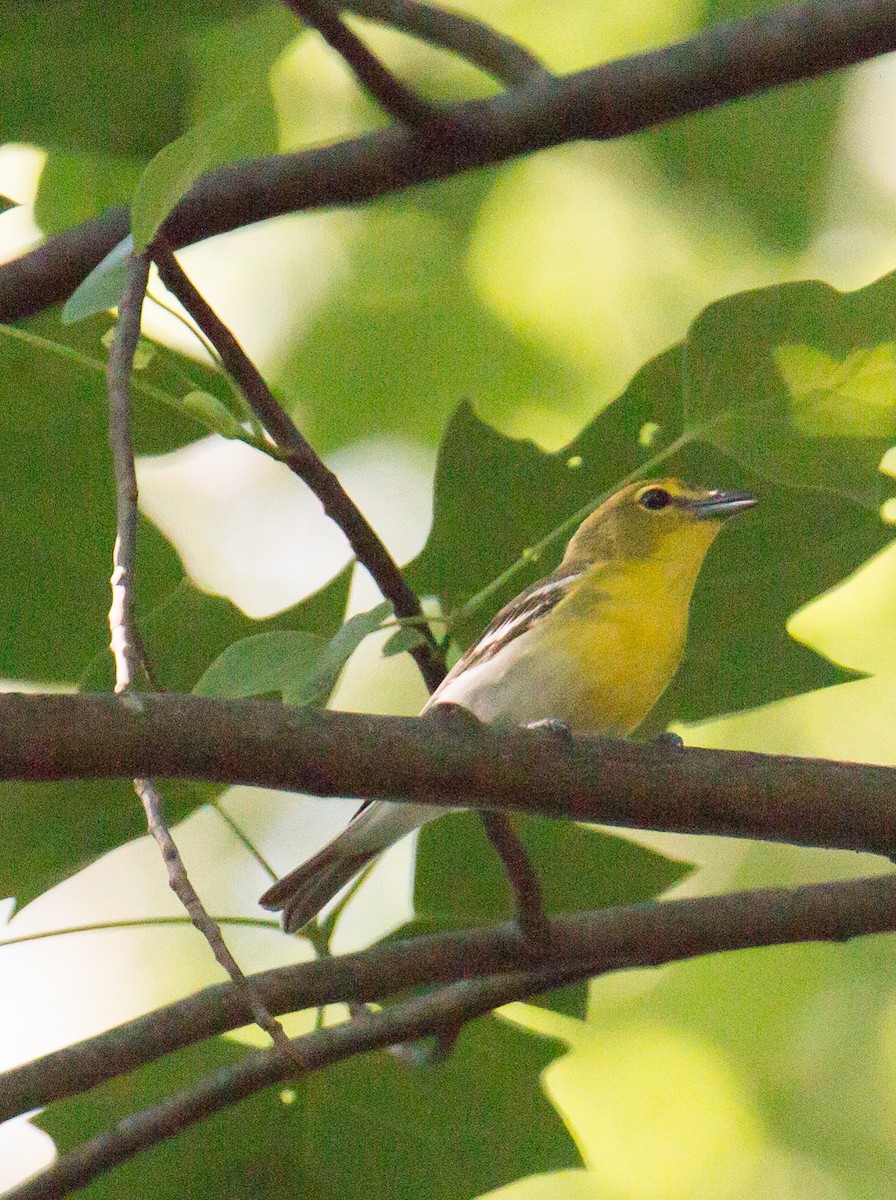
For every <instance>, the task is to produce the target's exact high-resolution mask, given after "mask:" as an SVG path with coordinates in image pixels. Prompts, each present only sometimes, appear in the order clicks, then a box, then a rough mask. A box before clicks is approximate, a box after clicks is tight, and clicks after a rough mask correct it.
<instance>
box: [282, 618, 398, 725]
mask: <svg viewBox="0 0 896 1200" xmlns="http://www.w3.org/2000/svg"><path fill="white" fill-rule="evenodd" d="M391 613H392V605H391V604H390V603H389V601H388V600H384V601H383V602H382V604H378V605H377V606H376V607H375V608H371V609H370V610H369V611H368V612H363V613H358V614H357V616H354V617H351V618H350V619H349V620H348V621H346V623H345V624H344V625H343V626H342V628H341V629H340V630H339V631H338V633H336V634H335V635H334V636H333V637H332V638H331V639H330V643H329V645H328V646H326V647H325V648H324V651H323V653H322V654H321V656H320V658H319V659H318V660H317V662H316V663H315V664H314V666H313V667H312V668H311V669H310V670H309V671H308V672H307V674H305V675H304V676H302V677H301V678H296V679H295V680H293V682H292V683H291V685H290V686H289V687H288V688H284V691H283V699H284V701H285V702H286V703H287V704H294V705H296V706H303V705H307V704H326V702H327V700H328V699H329V698H330V693H331V692H332V691H333V688H334V687H335V686H336V682H337V680H338V679H339V676H340V674H341V672H342V668H343V667H344V666H345V664H346V663H347V662H348V660H349V659H350V658H351V656H352V655H353V654H354V652H355V651H356V650H357V648H358V647H359V646H360V645H361V643H362V642H363V640H364V639H365V638H366V637H367V636H368V634H371V633H375V632H376V630H377V629H379V627H380V626H381V625H382V623H383V621H384V620H385V619H386V618H387V617H388V616H390V615H391Z"/></svg>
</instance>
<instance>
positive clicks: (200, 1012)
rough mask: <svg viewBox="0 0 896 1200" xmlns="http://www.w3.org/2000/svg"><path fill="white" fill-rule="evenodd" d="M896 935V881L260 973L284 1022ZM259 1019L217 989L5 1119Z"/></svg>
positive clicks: (427, 941)
mask: <svg viewBox="0 0 896 1200" xmlns="http://www.w3.org/2000/svg"><path fill="white" fill-rule="evenodd" d="M894 929H896V875H881V876H876V877H874V878H870V879H855V880H848V881H843V882H839V883H817V884H811V885H808V886H804V887H797V888H763V889H761V890H756V891H751V892H732V893H730V894H728V895H723V896H703V897H700V898H697V899H688V900H670V901H667V902H666V903H663V904H649V905H648V904H632V905H626V906H622V907H619V908H608V909H601V910H599V911H597V912H589V913H579V914H576V915H575V916H564V917H554V918H552V919H551V922H550V938H549V940H547V941H545V942H544V943H542V944H541V945H540V946H539V955H538V958H537V960H535V961H533V960H534V956H533V949H532V945H531V943H530V942H528V941H526V940H524V939H523V938H522V937H521V936H520V932H519V928H518V927H517V925H515V924H512V923H510V922H508V923H507V924H503V925H497V926H495V927H493V928H490V929H475V930H469V931H465V932H462V933H446V934H439V935H433V936H429V937H421V938H414V939H412V940H409V941H405V942H401V943H398V944H395V943H385V944H383V945H379V946H374V947H373V949H371V950H364V951H361V952H359V953H356V954H349V955H345V956H343V957H340V958H329V959H320V960H318V961H316V962H307V963H298V964H296V965H294V966H289V967H278V968H276V969H274V970H271V971H264V972H262V973H261V974H258V975H253V976H251V980H250V981H251V983H252V985H253V987H254V989H255V990H256V992H257V994H258V995H259V996H260V997H261V998H262V999H263V1000H264V1002H265V1004H266V1005H267V1006H268V1008H269V1010H270V1011H271V1012H273V1013H275V1014H278V1015H281V1014H283V1013H287V1012H296V1011H299V1010H300V1009H303V1008H313V1007H318V1006H321V1005H324V1004H334V1003H337V1002H339V1001H353V1002H356V1003H368V1002H371V1001H383V1000H385V999H387V998H388V997H390V996H394V995H396V994H397V993H399V992H403V991H406V990H408V989H410V988H418V987H421V986H423V985H429V986H434V985H436V984H446V983H451V982H458V981H460V980H464V979H474V978H477V977H480V976H483V975H493V974H497V973H499V972H508V971H517V970H524V969H531V968H533V967H534V966H536V965H537V966H538V967H544V966H549V965H551V964H553V965H555V966H556V965H563V964H566V965H567V966H568V965H570V964H575V963H580V964H583V965H582V966H581V968H580V972H579V977H580V978H585V977H592V976H595V975H599V974H601V973H602V972H605V971H615V970H623V969H625V968H630V967H646V966H659V965H661V964H663V963H668V962H680V961H682V960H684V959H687V958H694V957H697V956H699V955H703V954H714V953H719V952H721V951H728V950H743V949H749V948H755V947H760V946H773V945H782V944H788V943H794V942H808V941H845V940H847V939H848V938H851V937H855V936H859V935H861V934H868V933H885V932H890V931H892V930H894ZM250 1019H251V1017H250V1013H249V1010H248V1007H247V1004H246V998H245V993H244V991H242V990H241V989H240V988H237V987H235V986H234V985H233V984H232V983H223V984H218V985H216V986H215V987H210V988H206V989H205V990H204V991H202V992H199V993H197V994H196V995H193V996H190V997H188V998H187V999H185V1000H179V1001H177V1002H176V1003H174V1004H169V1005H167V1006H166V1007H165V1008H161V1009H159V1010H158V1011H157V1012H154V1013H148V1014H147V1015H145V1016H142V1017H137V1018H136V1019H135V1020H133V1021H129V1022H127V1024H125V1025H120V1026H119V1027H118V1028H117V1029H110V1030H108V1031H107V1032H105V1033H101V1034H98V1035H97V1036H96V1037H92V1038H88V1039H86V1040H85V1041H83V1042H79V1043H77V1044H76V1045H73V1046H67V1047H65V1048H64V1049H62V1050H58V1051H56V1052H55V1053H53V1054H48V1055H46V1056H45V1057H43V1058H40V1059H37V1060H35V1061H34V1062H30V1063H25V1064H24V1065H23V1066H21V1067H16V1068H14V1069H13V1070H11V1071H7V1072H6V1073H5V1074H4V1075H3V1100H2V1102H0V1121H2V1120H8V1119H9V1118H10V1117H14V1116H17V1115H18V1114H19V1113H23V1112H27V1111H28V1110H29V1109H31V1108H37V1107H39V1106H41V1105H43V1104H48V1103H50V1102H51V1101H54V1100H61V1099H64V1098H65V1097H67V1096H72V1095H76V1094H78V1093H80V1092H83V1091H87V1090H88V1089H89V1088H92V1087H96V1086H97V1085H98V1084H100V1083H103V1082H104V1081H105V1080H107V1079H111V1078H113V1077H114V1076H116V1075H122V1074H125V1073H126V1072H128V1071H133V1070H135V1069H136V1068H137V1067H140V1066H143V1065H144V1064H146V1063H148V1062H153V1061H155V1060H156V1059H158V1058H161V1057H163V1056H164V1055H166V1054H171V1053H173V1052H174V1051H175V1050H180V1049H183V1048H184V1047H185V1046H190V1045H194V1044H195V1043H197V1042H201V1041H203V1040H205V1039H206V1038H208V1037H213V1036H215V1035H217V1034H221V1033H226V1032H227V1031H228V1030H231V1029H238V1028H239V1027H240V1026H241V1025H244V1024H246V1023H247V1022H248V1021H249V1020H250Z"/></svg>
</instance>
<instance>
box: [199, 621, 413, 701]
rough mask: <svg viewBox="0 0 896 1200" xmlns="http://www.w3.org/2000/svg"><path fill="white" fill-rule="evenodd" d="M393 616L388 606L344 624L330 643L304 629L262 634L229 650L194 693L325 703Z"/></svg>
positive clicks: (245, 639) (200, 682)
mask: <svg viewBox="0 0 896 1200" xmlns="http://www.w3.org/2000/svg"><path fill="white" fill-rule="evenodd" d="M391 611H392V605H391V604H390V603H389V602H388V601H384V602H383V603H382V604H379V605H377V607H376V608H372V609H371V610H370V611H369V612H365V613H359V614H358V615H357V616H355V617H352V618H351V620H349V621H346V623H345V624H344V625H343V626H342V628H341V629H340V630H339V631H338V632H337V633H336V634H335V636H334V637H332V638H331V639H330V640H329V641H327V639H326V638H322V637H317V636H315V635H314V634H311V633H307V632H305V631H304V630H301V629H287V630H280V631H278V632H276V633H260V634H255V635H254V636H253V637H248V638H243V639H242V641H239V642H235V643H234V644H233V645H232V646H228V647H227V649H226V650H224V652H223V653H222V654H221V655H220V656H219V657H218V658H217V659H215V661H214V662H213V663H212V664H211V666H210V667H209V668H208V670H207V671H206V672H205V673H204V675H203V676H202V678H201V679H200V680H199V682H198V683H197V684H196V686H195V688H194V689H193V691H194V692H195V693H196V694H197V695H199V696H226V697H229V698H231V699H235V698H237V697H240V696H263V695H267V694H269V693H271V692H279V693H280V694H281V695H282V697H283V701H284V703H286V704H293V705H295V706H296V707H304V706H306V705H321V704H326V702H327V700H328V699H329V698H330V693H331V692H332V691H333V688H334V687H335V686H336V682H337V680H338V679H339V675H340V673H341V671H342V668H343V667H344V666H345V664H346V663H347V662H348V660H349V658H350V657H351V656H352V654H353V653H354V652H355V650H356V649H357V648H358V646H359V645H360V644H361V642H362V641H363V640H364V638H365V637H367V635H368V634H369V633H373V632H374V631H375V630H377V629H379V627H380V625H381V624H382V622H383V620H384V618H385V617H387V616H388V615H389V614H390V613H391Z"/></svg>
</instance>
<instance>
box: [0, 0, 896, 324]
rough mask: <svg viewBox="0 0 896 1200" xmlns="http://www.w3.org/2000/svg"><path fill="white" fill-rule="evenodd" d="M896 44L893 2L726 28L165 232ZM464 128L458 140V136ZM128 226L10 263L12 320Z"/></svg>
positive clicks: (209, 200) (321, 164)
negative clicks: (447, 131)
mask: <svg viewBox="0 0 896 1200" xmlns="http://www.w3.org/2000/svg"><path fill="white" fill-rule="evenodd" d="M892 50H896V7H894V5H893V4H892V2H891V0H817V2H816V3H813V4H804V5H787V6H784V7H782V8H779V9H776V10H772V11H770V12H762V13H759V14H757V15H756V16H754V17H749V18H746V19H744V20H742V21H734V22H728V23H726V24H723V25H717V26H714V27H713V28H711V29H707V30H704V31H702V32H701V33H699V34H697V35H696V36H695V37H693V38H691V39H690V40H689V41H686V42H682V43H681V44H679V45H677V46H669V47H665V48H663V49H661V50H653V51H650V52H649V53H647V54H640V55H635V56H633V57H631V58H626V59H620V60H618V61H616V62H613V63H607V64H605V65H602V66H599V67H592V68H590V69H589V70H585V71H579V72H577V73H575V74H572V75H567V76H564V77H560V78H548V79H545V77H544V76H536V77H534V78H530V79H529V80H528V81H527V82H526V83H525V84H523V85H522V86H520V87H518V88H515V89H513V90H512V91H509V92H504V93H502V94H500V95H498V96H493V97H491V98H489V99H487V100H477V101H472V102H468V103H465V104H458V105H454V106H451V107H447V108H445V110H444V116H445V122H446V123H445V124H443V123H439V124H438V126H437V128H436V129H435V130H433V131H427V129H426V128H425V127H424V128H422V129H409V128H407V127H405V126H393V127H389V128H387V129H381V130H377V131H376V132H373V133H368V134H366V135H364V136H362V137H359V138H355V139H353V140H350V141H344V142H339V143H336V144H335V145H330V146H323V147H318V148H314V149H310V150H305V151H303V152H301V153H299V154H295V155H282V156H274V157H271V158H265V159H259V160H257V161H255V162H248V163H240V164H236V165H232V166H228V167H222V168H220V169H219V170H216V171H212V172H209V173H208V174H207V175H205V176H203V177H202V178H201V179H200V180H199V181H198V182H197V184H196V185H195V187H194V188H193V189H192V190H191V191H190V192H189V194H188V195H187V196H185V197H184V199H183V200H182V201H181V202H180V203H179V204H178V205H177V207H176V208H175V209H174V211H173V212H172V213H171V214H170V216H169V217H168V219H167V221H166V222H165V225H164V231H165V235H166V236H167V238H168V239H169V241H170V243H171V245H172V246H173V247H174V248H175V249H179V248H180V247H182V246H186V245H189V244H191V243H193V242H197V241H202V240H203V239H205V238H208V237H212V236H214V235H216V234H219V233H225V232H227V231H228V230H232V229H238V228H241V227H242V226H245V225H249V224H252V223H253V222H255V221H262V220H266V219H267V218H269V217H273V216H278V215H281V214H283V213H291V212H307V211H309V210H312V209H319V208H330V207H333V206H335V205H344V204H362V203H364V202H366V201H368V200H371V199H374V198H375V197H378V196H386V195H390V194H392V193H394V192H398V191H401V190H403V189H405V188H409V187H413V186H415V185H417V184H422V183H430V182H433V181H434V180H438V179H444V178H447V177H448V176H451V175H456V174H459V173H461V172H463V171H470V170H475V169H477V168H480V167H484V166H489V165H493V164H495V163H501V162H506V161H507V160H508V159H511V158H515V157H517V156H519V155H521V154H528V153H532V152H533V151H536V150H542V149H545V148H546V147H548V146H556V145H559V144H561V143H564V142H570V141H576V140H578V139H590V140H597V141H603V140H608V139H611V138H618V137H623V136H625V135H626V134H629V133H634V132H636V131H637V130H640V129H646V128H648V127H649V126H652V125H659V124H662V123H663V122H665V121H671V120H675V119H677V118H679V117H683V116H687V115H688V114H690V113H695V112H700V111H702V110H705V109H708V108H715V107H717V106H718V105H720V104H724V103H726V102H728V101H730V100H737V99H742V98H744V97H746V96H753V95H756V94H757V93H758V92H762V91H765V90H767V89H768V88H772V87H781V86H784V85H786V84H790V83H796V82H798V81H800V80H806V79H812V78H815V77H816V76H818V75H822V74H825V73H826V72H828V71H834V70H839V69H841V68H843V67H848V66H852V65H854V64H855V63H859V62H864V61H865V60H867V59H869V58H874V57H875V56H876V55H879V54H887V53H889V52H890V51H892ZM446 129H450V135H448V134H446ZM127 232H128V214H127V210H126V209H125V208H118V209H114V210H110V212H108V213H106V214H104V215H103V216H102V217H100V218H98V219H97V220H95V221H93V222H90V223H88V224H86V225H83V226H78V227H77V228H76V229H73V230H69V231H68V232H67V233H65V234H60V235H59V236H57V237H56V238H54V239H52V240H51V241H50V242H48V243H47V244H46V245H45V246H43V247H41V248H40V249H39V250H36V251H33V252H32V253H31V254H30V255H25V256H23V257H22V258H19V259H17V260H15V261H14V262H12V263H7V264H6V265H5V266H3V267H0V320H3V321H14V320H17V319H19V318H20V317H23V316H26V315H28V314H30V313H34V312H38V311H40V309H41V308H44V307H46V306H47V305H48V304H51V303H54V302H56V301H58V300H62V299H64V298H65V297H66V296H68V295H69V294H70V293H71V292H72V291H73V290H74V287H75V286H77V284H78V283H79V282H80V281H81V279H83V277H84V275H86V274H87V272H88V271H89V270H91V269H92V268H93V267H94V266H96V264H97V263H98V262H99V261H100V260H101V258H102V257H103V255H104V254H106V253H108V251H109V250H110V249H111V248H112V247H113V246H114V245H115V244H116V243H117V242H119V241H120V240H121V239H122V238H123V237H124V236H125V235H126V234H127Z"/></svg>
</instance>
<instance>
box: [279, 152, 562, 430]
mask: <svg viewBox="0 0 896 1200" xmlns="http://www.w3.org/2000/svg"><path fill="white" fill-rule="evenodd" d="M489 182H490V180H489V176H488V174H487V173H483V175H482V176H480V177H473V176H470V177H467V178H465V179H462V180H452V181H450V186H447V185H442V184H440V186H439V188H438V189H435V190H433V191H432V192H427V193H426V194H425V195H421V193H419V192H414V193H412V194H410V195H408V196H404V197H399V198H392V199H389V198H386V199H384V200H382V201H380V202H379V203H378V204H377V206H376V207H375V208H374V209H370V210H368V211H366V212H364V213H363V214H358V215H357V216H353V218H352V220H351V222H350V223H346V222H345V221H341V222H340V223H339V224H335V219H334V224H333V226H332V228H333V230H334V236H335V235H336V234H337V233H338V234H339V235H340V236H339V243H337V244H339V245H341V243H343V242H345V243H346V244H347V248H348V250H349V251H350V257H349V259H348V269H347V270H346V269H343V268H342V266H341V263H342V259H341V258H340V259H339V263H340V268H339V270H338V271H334V272H333V278H332V282H331V283H330V286H329V288H328V290H327V292H326V293H325V295H324V297H323V300H322V302H321V303H320V304H319V306H317V307H315V309H314V310H313V311H312V314H311V317H310V320H309V317H308V316H307V315H306V314H305V313H302V314H301V315H300V316H299V318H298V320H299V322H300V329H297V332H296V335H295V336H294V337H293V338H291V339H288V340H287V342H286V351H285V353H284V355H283V357H282V358H281V359H280V362H279V363H278V365H277V368H276V372H277V373H276V377H275V383H276V386H277V388H278V395H282V398H283V402H284V403H285V404H286V405H287V406H288V407H289V409H290V411H292V412H300V413H301V419H302V429H303V432H304V433H305V434H306V436H307V437H308V438H309V439H310V440H311V442H312V444H313V445H314V446H315V447H316V449H317V450H318V451H319V452H321V453H325V452H328V451H330V450H332V449H334V448H336V447H339V446H343V445H348V444H351V443H352V442H355V441H360V440H363V439H366V438H372V437H377V436H382V435H390V434H391V435H395V436H398V437H402V438H409V437H411V438H415V439H417V440H419V441H424V442H429V443H433V442H436V441H438V439H439V438H440V437H441V435H442V433H443V430H444V427H445V423H446V421H447V420H448V419H449V417H450V414H451V412H452V411H453V410H454V409H455V408H456V406H457V403H458V400H459V399H460V398H461V397H463V396H475V397H476V403H477V407H478V408H479V410H480V411H482V412H486V413H488V414H494V416H495V417H496V419H500V418H503V417H508V416H510V415H511V414H513V413H515V412H516V411H517V410H518V409H519V407H520V406H521V405H523V404H528V403H530V402H531V400H532V397H533V396H538V397H539V401H540V402H541V403H543V404H545V405H550V404H551V403H552V402H553V401H554V400H555V399H557V398H559V401H558V402H562V400H563V399H564V398H565V397H566V396H567V395H568V393H570V392H571V391H573V390H575V391H576V392H577V391H578V389H580V388H581V381H580V380H579V379H578V378H576V377H573V376H571V373H570V372H568V371H567V370H566V369H564V367H563V365H562V364H558V363H557V361H556V359H555V358H552V357H550V356H548V355H547V354H542V353H541V352H540V351H538V350H537V349H535V348H534V347H533V346H532V345H531V344H530V343H529V342H528V341H527V340H526V339H525V338H522V337H518V336H516V335H515V334H513V333H512V332H511V331H509V330H508V329H507V327H506V325H505V324H504V323H503V322H502V321H500V320H499V319H498V318H497V317H496V316H495V315H494V314H493V313H491V312H489V311H488V310H487V309H486V308H485V307H484V306H483V304H482V302H481V301H480V300H479V299H478V298H477V297H476V296H475V295H474V294H473V292H472V289H471V285H470V282H469V278H468V271H467V268H466V265H465V260H466V254H467V248H468V239H469V236H470V227H471V226H472V224H473V222H474V220H475V216H476V211H477V209H476V204H477V202H478V200H479V199H480V197H481V194H482V193H483V192H485V191H487V188H488V184H489ZM328 228H329V226H328ZM309 346H312V347H313V351H314V352H313V353H309ZM421 346H425V347H426V348H427V352H426V355H425V356H421V355H420V347H421ZM471 347H487V348H488V349H487V353H479V352H476V353H471ZM409 364H413V369H409Z"/></svg>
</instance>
